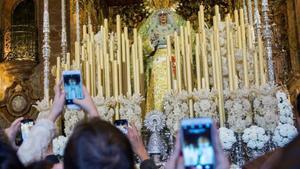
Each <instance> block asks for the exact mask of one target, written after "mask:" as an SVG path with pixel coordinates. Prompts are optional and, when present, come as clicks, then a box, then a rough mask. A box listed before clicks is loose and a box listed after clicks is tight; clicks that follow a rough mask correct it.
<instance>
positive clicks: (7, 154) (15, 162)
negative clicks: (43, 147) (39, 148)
mask: <svg viewBox="0 0 300 169" xmlns="http://www.w3.org/2000/svg"><path fill="white" fill-rule="evenodd" d="M12 168H13V169H25V167H24V166H23V164H22V163H21V161H20V160H19V158H18V156H17V154H16V152H15V150H14V149H13V148H12V147H11V146H10V145H9V144H7V143H4V142H2V141H0V169H12Z"/></svg>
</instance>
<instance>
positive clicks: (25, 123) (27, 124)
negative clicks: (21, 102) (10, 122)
mask: <svg viewBox="0 0 300 169" xmlns="http://www.w3.org/2000/svg"><path fill="white" fill-rule="evenodd" d="M33 125H34V121H33V119H24V120H22V121H21V137H22V138H21V142H23V141H24V140H26V139H28V138H29V133H30V130H31V128H32V126H33Z"/></svg>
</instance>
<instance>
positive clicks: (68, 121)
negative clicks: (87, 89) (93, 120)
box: [64, 109, 84, 137]
mask: <svg viewBox="0 0 300 169" xmlns="http://www.w3.org/2000/svg"><path fill="white" fill-rule="evenodd" d="M64 119H65V128H64V132H65V134H66V136H67V137H68V136H70V135H71V134H72V132H73V129H74V127H75V126H76V124H77V123H78V122H79V121H81V120H82V119H84V112H83V111H78V110H69V109H66V111H65V113H64Z"/></svg>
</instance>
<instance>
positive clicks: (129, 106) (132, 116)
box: [118, 94, 144, 130]
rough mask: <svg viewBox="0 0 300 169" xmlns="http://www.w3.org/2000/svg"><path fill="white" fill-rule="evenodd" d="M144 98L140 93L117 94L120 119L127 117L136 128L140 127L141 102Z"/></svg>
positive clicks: (139, 128)
mask: <svg viewBox="0 0 300 169" xmlns="http://www.w3.org/2000/svg"><path fill="white" fill-rule="evenodd" d="M143 100H144V98H143V97H142V96H141V95H140V94H133V95H132V96H127V97H125V96H119V98H118V102H119V103H120V116H121V118H122V119H127V120H128V121H129V122H130V123H133V124H134V125H135V126H136V127H137V129H138V130H141V128H142V109H141V106H140V104H141V102H142V101H143Z"/></svg>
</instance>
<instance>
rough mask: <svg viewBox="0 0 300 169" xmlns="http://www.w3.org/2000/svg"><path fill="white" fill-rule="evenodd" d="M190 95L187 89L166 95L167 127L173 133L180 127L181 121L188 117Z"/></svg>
mask: <svg viewBox="0 0 300 169" xmlns="http://www.w3.org/2000/svg"><path fill="white" fill-rule="evenodd" d="M188 97H189V94H188V93H187V92H186V91H182V92H180V93H173V92H170V93H167V94H166V95H165V97H164V111H165V113H166V116H167V121H166V124H167V127H168V128H169V129H170V132H171V133H172V135H174V134H175V133H176V131H177V130H178V127H179V121H180V120H182V119H184V118H186V117H188V110H189V107H188V104H187V102H188Z"/></svg>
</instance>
